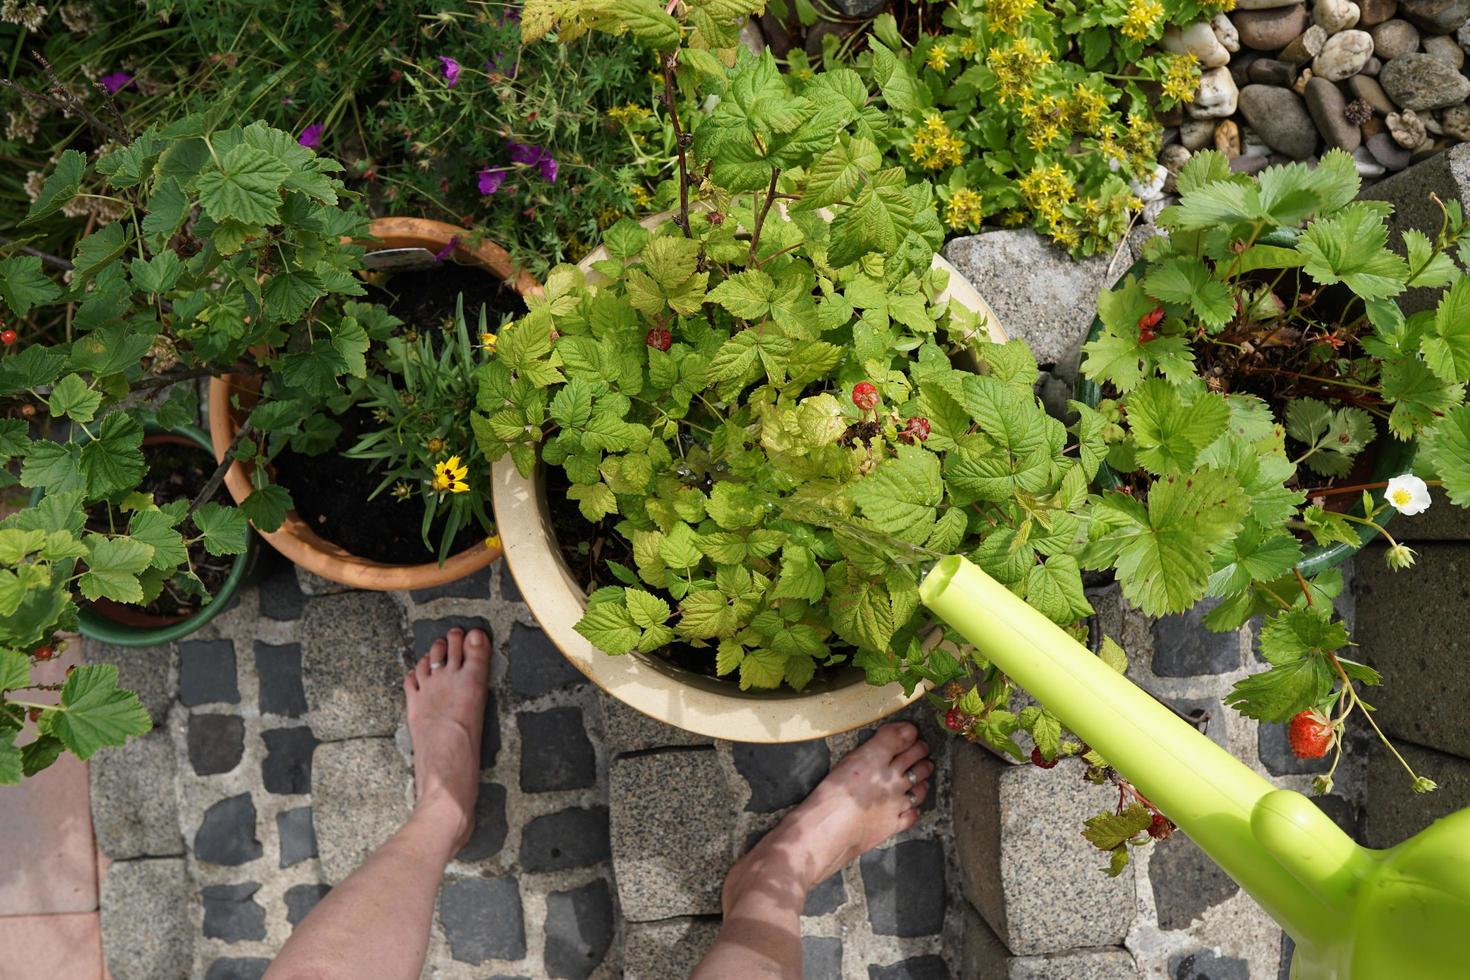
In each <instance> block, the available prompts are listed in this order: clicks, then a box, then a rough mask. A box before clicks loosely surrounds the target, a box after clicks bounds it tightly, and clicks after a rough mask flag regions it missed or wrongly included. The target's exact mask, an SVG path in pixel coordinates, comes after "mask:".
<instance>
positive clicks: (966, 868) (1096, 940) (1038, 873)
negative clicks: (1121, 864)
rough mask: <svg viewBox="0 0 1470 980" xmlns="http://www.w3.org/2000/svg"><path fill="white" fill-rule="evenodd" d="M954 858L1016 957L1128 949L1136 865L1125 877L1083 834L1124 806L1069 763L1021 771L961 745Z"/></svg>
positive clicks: (956, 753)
mask: <svg viewBox="0 0 1470 980" xmlns="http://www.w3.org/2000/svg"><path fill="white" fill-rule="evenodd" d="M952 752H953V758H954V779H953V786H954V789H953V793H954V796H953V803H952V813H953V818H954V839H955V856H956V859H957V862H958V864H959V868H960V879H961V883H962V884H963V886H964V893H965V895H966V896H967V897H968V898H969V899H970V901H971V902H972V903H973V904H974V905H975V907H976V908H977V909H978V910H979V911H980V913H981V915H983V916H984V917H985V920H986V922H988V923H989V925H990V927H991V929H993V930H994V931H995V932H996V933H997V935H999V936H1000V937H1001V939H1002V940H1003V941H1004V942H1005V944H1006V946H1008V947H1009V948H1010V949H1011V951H1012V952H1013V953H1015V954H1016V955H1019V956H1032V955H1039V954H1043V953H1052V952H1059V951H1062V950H1067V949H1074V948H1079V947H1087V946H1111V945H1115V944H1117V943H1120V942H1122V940H1123V937H1124V936H1125V935H1126V934H1127V932H1128V927H1129V925H1130V924H1131V923H1132V922H1133V915H1134V906H1133V893H1134V867H1133V866H1132V865H1131V864H1130V865H1129V867H1128V868H1127V869H1125V870H1124V872H1123V873H1122V874H1121V875H1119V876H1118V877H1116V878H1109V877H1108V876H1107V875H1105V874H1103V873H1102V870H1101V869H1102V867H1103V861H1104V859H1103V857H1102V855H1101V854H1100V853H1099V852H1098V851H1097V850H1096V849H1095V848H1093V846H1092V845H1091V844H1089V843H1088V842H1087V841H1086V840H1084V839H1083V837H1082V834H1081V833H1080V830H1079V828H1081V826H1082V824H1083V822H1084V821H1085V820H1086V819H1087V818H1088V817H1091V816H1093V815H1094V814H1096V813H1097V812H1098V811H1099V810H1103V809H1106V808H1108V807H1112V806H1114V805H1116V804H1117V801H1118V795H1117V792H1116V791H1115V790H1113V789H1112V788H1110V787H1103V786H1094V785H1092V784H1091V783H1088V782H1086V781H1085V780H1084V779H1083V778H1082V774H1083V771H1084V769H1085V766H1084V765H1083V764H1082V762H1081V761H1080V760H1078V759H1064V760H1062V761H1061V762H1060V763H1058V765H1057V766H1056V767H1055V768H1053V769H1038V768H1036V767H1035V766H1012V765H1009V764H1008V763H1005V762H1002V761H1000V760H998V759H996V758H995V757H994V756H992V755H991V754H990V753H989V752H987V751H986V750H984V749H982V748H980V747H978V746H974V745H970V744H969V743H966V742H959V741H958V740H956V741H955V744H954V747H953V749H952Z"/></svg>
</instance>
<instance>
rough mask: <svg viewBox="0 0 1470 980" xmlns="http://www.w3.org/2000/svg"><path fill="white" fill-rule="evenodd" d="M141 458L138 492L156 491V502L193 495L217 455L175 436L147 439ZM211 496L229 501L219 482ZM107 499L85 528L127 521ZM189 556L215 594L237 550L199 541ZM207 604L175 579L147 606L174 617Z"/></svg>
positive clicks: (110, 528)
mask: <svg viewBox="0 0 1470 980" xmlns="http://www.w3.org/2000/svg"><path fill="white" fill-rule="evenodd" d="M143 460H144V463H145V464H146V465H147V469H146V470H144V472H143V479H142V481H141V482H140V483H139V484H138V492H139V493H147V494H152V495H153V502H154V503H156V504H167V503H170V502H172V501H175V500H193V499H194V497H195V496H197V495H198V493H199V491H200V490H203V489H204V484H206V483H208V482H209V478H210V476H212V475H213V474H214V469H215V462H214V456H213V455H212V454H211V453H210V452H209V450H207V449H204V448H203V447H201V446H196V445H194V444H193V443H192V442H191V443H189V444H188V445H180V444H178V443H174V442H149V443H145V444H144V446H143ZM210 500H211V501H213V502H214V503H217V504H224V505H226V506H231V505H232V504H233V502H232V501H231V500H230V497H229V494H228V492H227V491H226V490H225V488H224V485H223V484H221V485H220V486H219V488H218V489H217V490H216V491H215V493H214V496H212V497H211V498H210ZM108 509H109V508H108V505H107V504H106V503H98V504H94V505H92V506H91V507H89V508H88V509H87V530H89V531H96V532H98V533H111V532H114V531H120V530H122V529H123V527H124V526H125V525H126V524H127V520H128V515H126V514H121V513H118V512H116V511H114V512H113V513H112V514H111V517H110V518H109V514H108ZM188 551H189V561H190V563H191V564H192V565H193V568H194V574H195V575H197V576H199V580H200V581H201V582H203V583H204V587H205V589H207V590H208V591H209V594H210V595H211V596H214V595H217V594H218V593H219V588H220V586H221V585H223V584H224V582H225V579H227V578H229V575H230V569H231V568H232V567H233V566H234V563H235V560H234V557H233V556H230V555H225V556H222V557H218V558H217V557H215V556H214V555H211V554H210V553H209V552H207V551H205V550H204V545H203V544H201V543H200V542H197V541H196V542H193V543H191V544H190V545H189V546H188ZM202 606H203V602H202V601H201V600H200V599H199V597H197V596H194V595H191V594H188V593H185V592H181V591H180V590H178V589H177V588H175V587H174V586H173V585H172V583H167V582H166V583H164V586H163V591H162V592H161V593H159V595H158V598H157V599H154V600H153V601H152V602H150V603H149V604H148V605H147V606H145V607H143V611H144V612H145V613H147V614H148V615H150V616H159V617H168V618H176V617H181V616H191V615H193V614H194V613H195V612H197V611H198V610H199V609H200V608H201V607H202Z"/></svg>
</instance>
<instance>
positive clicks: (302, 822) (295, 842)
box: [276, 806, 317, 868]
mask: <svg viewBox="0 0 1470 980" xmlns="http://www.w3.org/2000/svg"><path fill="white" fill-rule="evenodd" d="M276 837H277V839H279V841H280V844H281V867H283V868H289V867H291V866H292V865H295V864H300V863H301V862H302V861H305V860H308V859H309V858H314V857H316V855H317V848H316V827H315V826H314V825H313V824H312V820H311V807H309V806H299V807H296V808H295V809H294V810H282V811H281V812H280V813H277V814H276Z"/></svg>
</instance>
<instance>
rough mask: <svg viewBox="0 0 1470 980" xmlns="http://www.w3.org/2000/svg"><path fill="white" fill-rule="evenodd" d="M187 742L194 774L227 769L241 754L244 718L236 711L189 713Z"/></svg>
mask: <svg viewBox="0 0 1470 980" xmlns="http://www.w3.org/2000/svg"><path fill="white" fill-rule="evenodd" d="M188 745H189V765H190V766H191V767H192V768H193V770H194V772H195V774H196V775H199V776H213V775H216V774H218V773H222V772H229V771H230V770H231V769H233V768H235V767H236V766H238V765H239V764H240V758H241V756H243V755H244V754H245V720H244V719H243V718H241V717H239V716H238V715H216V714H195V715H190V716H189V734H188Z"/></svg>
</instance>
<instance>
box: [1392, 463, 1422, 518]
mask: <svg viewBox="0 0 1470 980" xmlns="http://www.w3.org/2000/svg"><path fill="white" fill-rule="evenodd" d="M1384 497H1385V498H1387V500H1388V502H1389V503H1390V504H1392V505H1393V509H1394V510H1396V511H1398V512H1399V513H1400V514H1407V515H1408V516H1410V517H1413V516H1414V515H1415V514H1419V513H1422V512H1423V511H1425V510H1427V509H1428V508H1429V486H1428V484H1426V483H1425V482H1424V481H1423V480H1421V479H1419V478H1418V477H1417V476H1413V475H1411V474H1408V473H1405V474H1404V475H1403V476H1396V477H1394V478H1393V479H1392V480H1389V481H1388V489H1387V490H1386V491H1384Z"/></svg>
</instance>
